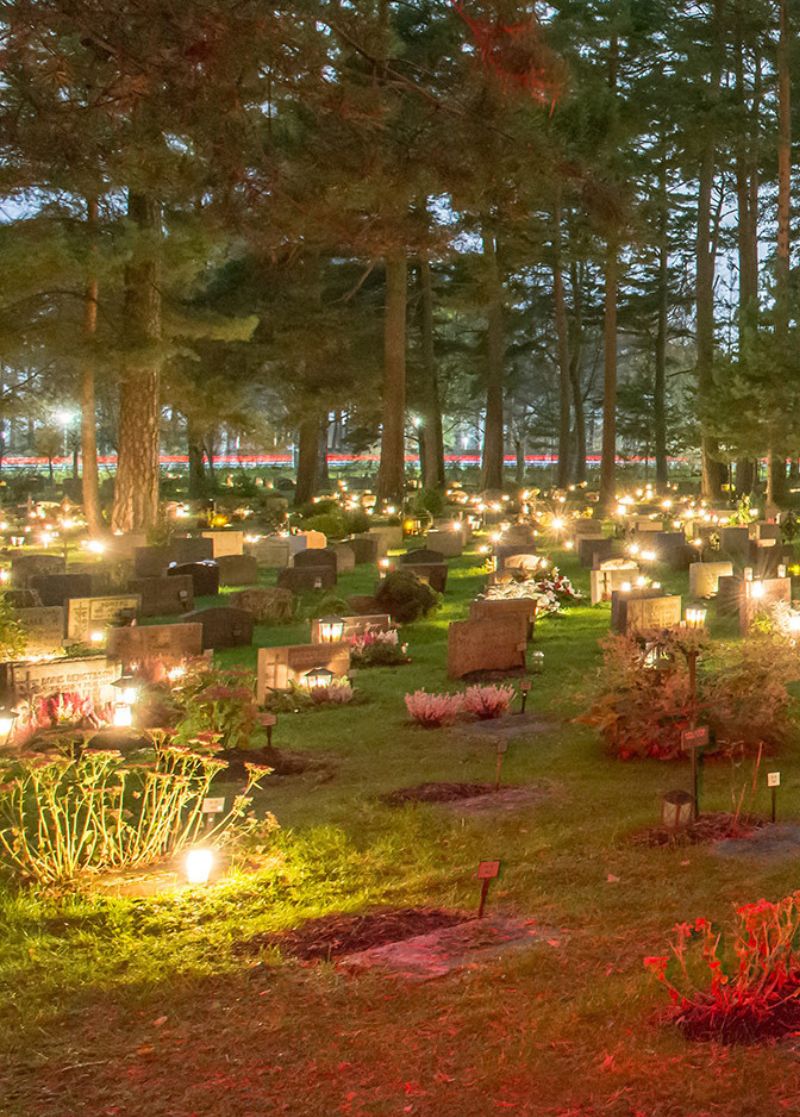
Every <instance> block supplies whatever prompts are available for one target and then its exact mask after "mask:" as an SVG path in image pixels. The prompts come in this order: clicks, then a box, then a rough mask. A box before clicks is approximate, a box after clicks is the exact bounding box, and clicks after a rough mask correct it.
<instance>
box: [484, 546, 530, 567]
mask: <svg viewBox="0 0 800 1117" xmlns="http://www.w3.org/2000/svg"><path fill="white" fill-rule="evenodd" d="M492 555H493V556H494V565H495V570H496V571H497V572H498V573H500V572H501V571H503V570H506V569H508V568H509V567H510V568H511V569H514V570H525V569H526V568H527V569H536V566H537V564H538V561H539V560H538V556H537V555H536V554H534V548H533V547H531V546H530V544H529V545H528V546H524V545H523V544H521V543H495V545H494V547H492Z"/></svg>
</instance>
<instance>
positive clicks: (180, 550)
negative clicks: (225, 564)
mask: <svg viewBox="0 0 800 1117" xmlns="http://www.w3.org/2000/svg"><path fill="white" fill-rule="evenodd" d="M170 550H171V552H172V560H171V561H172V562H177V563H182V562H202V561H203V560H204V559H213V558H215V557H216V556H215V555H214V544H213V542H212V541H211V540H210V539H206V538H205V537H204V536H196V535H194V536H193V535H176V536H173V538H172V540H171V543H170Z"/></svg>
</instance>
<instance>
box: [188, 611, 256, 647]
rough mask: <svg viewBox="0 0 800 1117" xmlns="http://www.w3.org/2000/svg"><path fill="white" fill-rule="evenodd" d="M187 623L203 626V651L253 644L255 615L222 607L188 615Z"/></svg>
mask: <svg viewBox="0 0 800 1117" xmlns="http://www.w3.org/2000/svg"><path fill="white" fill-rule="evenodd" d="M186 620H187V623H194V624H200V625H202V626H203V651H205V650H206V649H207V648H214V649H219V648H241V647H244V646H246V645H248V644H252V642H253V614H252V613H248V612H246V611H245V610H244V609H232V608H229V607H228V606H225V605H222V606H219V607H216V608H212V609H197V610H195V612H193V613H188V614H187V617H186Z"/></svg>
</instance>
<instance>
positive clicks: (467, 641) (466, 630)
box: [447, 615, 527, 679]
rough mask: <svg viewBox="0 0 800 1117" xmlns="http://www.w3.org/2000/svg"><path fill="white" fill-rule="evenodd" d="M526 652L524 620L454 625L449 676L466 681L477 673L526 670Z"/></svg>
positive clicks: (449, 645)
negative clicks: (466, 678)
mask: <svg viewBox="0 0 800 1117" xmlns="http://www.w3.org/2000/svg"><path fill="white" fill-rule="evenodd" d="M526 648H527V632H526V624H525V618H524V617H521V616H518V615H517V616H514V615H511V616H506V617H502V618H500V617H497V618H492V619H488V618H487V619H484V620H468V621H453V622H452V623H451V624H450V627H449V629H448V633H447V674H448V675H449V677H450V678H451V679H463V678H464V677H465V676H466V675H470V674H472V673H473V672H478V671H513V670H517V669H519V668H524V667H525V652H526Z"/></svg>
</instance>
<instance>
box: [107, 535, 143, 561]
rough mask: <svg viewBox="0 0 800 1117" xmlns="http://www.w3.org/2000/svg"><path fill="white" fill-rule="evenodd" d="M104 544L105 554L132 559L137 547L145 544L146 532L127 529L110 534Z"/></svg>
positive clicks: (111, 556)
mask: <svg viewBox="0 0 800 1117" xmlns="http://www.w3.org/2000/svg"><path fill="white" fill-rule="evenodd" d="M105 544H106V554H108V556H109V557H110V558H117V559H131V560H133V559H134V558H135V556H136V550H137V548H139V547H146V546H147V534H146V533H145V532H143V531H129V532H125V533H124V534H122V535H112V536H111V538H110V539H108V540H106V541H105Z"/></svg>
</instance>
